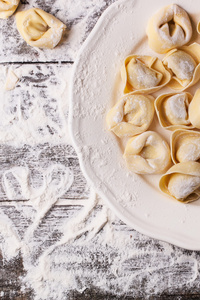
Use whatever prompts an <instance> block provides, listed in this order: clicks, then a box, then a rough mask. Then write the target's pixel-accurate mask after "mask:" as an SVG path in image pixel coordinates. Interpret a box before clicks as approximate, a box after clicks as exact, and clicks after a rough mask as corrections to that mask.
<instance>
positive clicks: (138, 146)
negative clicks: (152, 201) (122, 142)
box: [124, 131, 171, 174]
mask: <svg viewBox="0 0 200 300" xmlns="http://www.w3.org/2000/svg"><path fill="white" fill-rule="evenodd" d="M124 158H125V160H126V163H127V166H128V168H129V169H130V170H131V171H133V172H135V173H138V174H158V173H161V172H163V171H164V170H165V169H166V168H167V167H169V165H170V162H171V157H170V149H169V146H168V144H167V143H166V142H165V141H164V140H163V139H162V138H161V136H160V135H159V134H158V133H156V132H154V131H147V132H144V133H142V134H140V135H138V136H136V137H133V138H131V139H130V140H129V141H128V143H127V145H126V148H125V152H124Z"/></svg>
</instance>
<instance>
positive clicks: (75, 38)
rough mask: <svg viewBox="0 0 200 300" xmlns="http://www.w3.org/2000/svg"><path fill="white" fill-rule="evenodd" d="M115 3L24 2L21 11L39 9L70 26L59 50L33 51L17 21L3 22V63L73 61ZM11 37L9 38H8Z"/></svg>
mask: <svg viewBox="0 0 200 300" xmlns="http://www.w3.org/2000/svg"><path fill="white" fill-rule="evenodd" d="M115 1H116V0H106V1H104V0H95V1H91V0H84V1H80V0H74V1H73V2H71V1H69V0H65V1H63V0H55V1H53V2H52V0H46V1H42V0H36V1H33V0H32V1H22V4H21V6H20V7H19V9H20V10H24V9H29V8H31V7H38V8H41V9H44V10H45V11H47V12H48V13H51V14H53V15H54V16H55V17H57V18H58V19H60V20H61V21H62V22H63V23H64V24H66V26H67V31H66V33H65V36H64V37H63V41H62V43H60V45H59V46H57V47H56V50H48V49H45V50H42V49H37V48H33V47H30V46H29V45H27V44H26V42H25V41H24V40H23V39H22V37H21V36H20V34H19V33H18V30H17V28H16V25H15V17H14V16H12V17H11V18H9V19H8V20H0V27H1V35H0V45H2V47H1V51H0V62H14V61H17V62H24V61H74V60H75V57H76V54H77V51H78V50H79V49H80V46H81V45H82V43H83V42H84V40H85V39H86V38H87V36H88V35H89V33H90V31H91V30H92V28H93V27H94V25H95V24H96V22H97V20H98V18H99V17H100V15H101V13H102V12H103V11H104V10H105V9H106V8H107V7H108V6H109V5H110V4H111V3H112V2H115ZM8 33H9V34H8Z"/></svg>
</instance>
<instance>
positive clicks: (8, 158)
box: [0, 0, 200, 300]
mask: <svg viewBox="0 0 200 300" xmlns="http://www.w3.org/2000/svg"><path fill="white" fill-rule="evenodd" d="M113 2H115V0H97V1H96V0H94V1H93V0H84V1H78V0H74V1H70V0H66V1H65V2H64V1H61V0H55V1H53V0H45V1H41V0H35V1H33V0H30V1H27V0H23V1H21V6H20V8H21V9H27V8H30V7H32V6H35V7H39V8H42V9H44V10H45V11H47V12H49V13H51V14H53V15H54V16H56V17H58V18H59V19H60V20H62V21H63V22H64V23H65V24H66V25H67V33H66V34H65V37H64V39H63V41H62V43H61V44H60V46H59V47H57V48H55V49H54V50H51V51H46V50H44V51H43V50H39V51H38V50H36V49H34V48H31V47H29V46H28V45H26V43H25V42H24V41H23V39H22V38H21V37H20V36H19V34H18V32H17V29H16V26H15V19H14V17H11V18H9V19H8V20H1V21H0V22H1V36H0V40H1V44H0V62H1V65H2V72H1V74H4V71H5V69H6V68H7V67H11V66H12V68H14V69H15V70H17V69H20V68H21V70H22V75H21V77H20V80H19V82H18V83H17V86H16V88H15V89H14V90H13V91H10V92H9V95H8V94H7V95H8V96H7V97H8V98H7V100H8V101H7V102H5V105H4V108H5V107H6V108H5V109H6V110H7V111H9V113H8V114H9V115H10V116H12V117H11V119H10V124H11V130H10V129H9V130H10V134H11V135H12V134H13V136H11V137H10V139H9V138H7V140H6V141H4V140H3V139H4V138H5V132H6V128H7V127H6V126H7V125H5V124H4V123H3V122H2V123H1V121H0V132H1V141H2V142H1V146H0V166H1V167H0V177H1V184H0V201H1V202H0V204H1V205H0V209H1V213H3V214H4V215H6V216H7V217H8V218H9V220H11V222H12V224H13V227H14V228H15V230H17V232H18V235H19V237H20V238H21V239H23V237H24V236H25V235H26V231H27V230H28V228H29V227H30V226H31V224H32V222H33V219H34V218H36V217H37V212H36V210H35V209H34V208H33V207H32V202H30V200H29V199H28V198H26V196H24V195H27V194H24V192H23V191H22V190H21V186H20V184H19V183H20V180H19V179H17V178H18V177H17V175H16V174H17V172H18V171H17V170H18V169H17V168H22V169H20V170H24V172H26V170H27V169H28V170H29V175H30V174H31V176H30V178H31V180H32V185H33V186H34V187H36V188H37V187H39V186H40V185H41V182H42V180H43V179H42V176H43V175H41V174H43V173H42V171H41V170H45V172H47V171H48V170H49V168H50V167H51V166H52V165H54V164H59V166H60V167H61V168H62V167H63V168H70V169H71V170H72V171H73V174H74V181H73V183H72V185H71V187H70V188H69V189H68V190H67V191H66V192H64V193H63V194H62V195H59V194H58V197H59V201H58V202H56V204H55V205H53V203H52V204H51V205H50V206H52V207H51V208H50V210H49V211H47V213H46V215H45V217H44V218H42V219H41V221H40V223H39V224H37V225H38V226H37V228H35V230H34V235H33V237H32V238H31V239H30V243H33V248H34V253H32V255H31V258H32V264H33V265H34V264H36V263H37V261H38V259H39V257H40V255H42V253H43V251H44V250H45V249H48V247H51V246H52V245H54V244H55V243H57V242H58V241H59V240H60V239H61V236H62V235H61V233H60V232H59V230H58V228H59V224H61V223H62V224H63V220H64V221H65V222H66V223H67V222H68V221H69V222H70V220H71V219H72V218H73V217H74V216H76V214H78V213H79V212H80V211H81V210H82V209H83V207H84V206H85V202H86V201H87V199H88V198H89V195H90V187H89V186H88V185H87V183H86V180H85V178H84V176H83V175H82V172H81V170H80V167H79V162H78V159H77V155H76V153H75V151H74V149H73V147H72V145H70V144H68V132H67V123H66V124H64V125H63V128H64V130H60V131H59V129H58V128H61V127H62V126H60V127H59V120H60V116H59V114H60V113H61V112H60V111H59V109H60V107H59V105H58V102H59V99H60V97H61V95H60V93H59V92H58V95H57V96H56V93H54V95H51V89H50V87H52V86H54V87H55V88H56V89H57V90H58V91H59V90H61V91H62V93H63V95H62V97H64V99H66V105H64V106H63V103H64V102H62V106H61V108H62V112H63V116H64V118H65V120H66V122H67V117H68V106H67V97H68V94H67V89H65V87H63V80H64V82H66V86H67V87H68V85H69V81H70V76H71V69H72V67H73V63H74V60H75V59H76V54H77V51H78V50H79V48H80V46H81V45H82V43H83V42H84V40H85V39H86V38H87V36H88V35H89V33H90V31H91V30H92V28H93V27H94V25H95V23H96V22H97V20H98V18H99V16H100V15H101V14H102V12H103V11H104V10H105V9H106V8H107V7H108V6H109V5H110V4H111V3H113ZM80 3H81V4H80ZM2 78H4V77H3V75H2ZM1 93H2V97H3V95H4V94H3V92H2V90H1ZM38 97H39V100H38ZM35 101H36V103H37V105H38V108H37V109H38V110H37V111H38V113H41V116H42V115H43V114H44V115H45V116H46V117H47V122H45V124H43V123H42V122H41V124H39V125H38V126H37V124H35V123H34V118H33V119H31V114H32V108H33V107H34V105H35ZM19 112H20V116H21V117H20V118H19ZM22 121H23V122H22ZM31 122H32V123H31ZM12 126H13V127H12ZM26 126H29V130H28V132H29V133H30V135H29V138H28V139H27V140H25V139H24V136H23V134H24V132H25V131H26ZM16 128H17V129H16ZM20 130H21V131H20ZM65 130H66V131H65ZM20 132H22V134H21V135H20V134H19V133H20ZM51 138H52V140H53V141H54V142H53V143H51ZM15 142H16V143H15ZM13 170H14V171H13ZM20 172H21V171H20ZM59 172H60V171H58V170H57V175H59V174H60V173H59ZM13 174H14V175H13ZM45 174H46V173H45ZM15 175H16V176H15ZM5 182H6V186H9V190H10V193H8V192H6V187H5ZM9 195H10V196H9ZM87 202H88V201H87ZM104 208H106V204H104V203H100V204H98V205H96V206H94V209H93V210H92V211H93V212H92V214H91V216H90V217H91V218H95V217H96V215H97V214H98V213H99V212H100V211H101V210H102V209H104ZM0 216H1V215H0ZM30 216H31V218H30ZM105 223H106V222H105ZM0 226H1V222H0ZM110 226H111V227H112V230H113V232H116V233H117V234H119V235H120V234H121V235H123V236H125V237H126V238H127V239H128V240H129V242H128V245H129V247H130V249H131V252H130V250H129V254H130V253H132V255H131V257H126V256H123V255H122V254H123V253H126V252H123V251H122V250H123V249H121V248H118V247H117V246H116V247H112V249H111V250H110V252H109V257H107V253H108V252H107V249H106V248H105V247H103V246H102V245H101V244H98V239H95V238H94V239H91V240H90V242H89V244H88V245H89V246H87V244H86V243H85V242H84V243H83V245H81V243H80V242H79V245H77V244H75V242H74V243H66V245H65V250H63V251H64V253H66V256H63V257H66V259H64V258H63V266H64V268H65V269H67V270H71V269H73V265H72V261H74V262H76V264H75V263H74V266H75V268H78V269H79V273H78V274H80V273H81V272H84V271H85V270H87V272H90V270H91V272H93V277H95V276H99V274H102V277H103V278H106V280H105V288H102V285H101V286H99V285H98V284H97V282H96V281H95V280H92V279H91V278H90V279H88V282H87V281H86V279H85V278H84V288H83V290H81V289H82V288H81V285H82V282H81V277H80V276H79V281H80V282H79V285H80V288H76V289H72V288H70V287H69V286H68V285H67V284H66V293H65V296H62V298H59V296H58V295H59V290H60V286H59V283H58V286H57V290H55V291H54V294H53V293H52V294H51V296H48V300H51V299H58V300H59V299H70V300H72V299H73V300H78V299H81V300H83V299H91V300H95V299H99V300H100V299H101V300H102V299H104V300H105V299H109V300H110V299H113V300H114V299H153V300H156V299H162V300H164V299H173V300H181V299H188V300H192V299H200V280H199V279H200V278H199V262H200V257H199V252H195V251H187V250H183V249H180V248H178V247H175V246H172V245H169V244H167V243H164V242H160V241H157V240H154V239H151V238H148V237H146V236H144V235H142V234H140V233H138V232H136V231H134V230H133V229H131V228H129V227H128V226H126V225H125V224H124V223H123V222H121V221H120V220H118V219H117V218H115V219H114V220H112V222H111V224H110ZM0 228H1V227H0ZM102 228H103V226H102ZM102 228H99V231H98V232H96V236H98V235H99V236H100V235H102V234H104V233H103V229H102ZM84 234H85V236H86V235H87V233H84ZM4 238H6V237H4ZM82 238H83V239H84V237H82ZM0 241H2V240H1V233H0ZM34 243H35V244H34ZM2 245H4V242H2ZM75 245H76V252H75V248H74V247H75ZM11 247H12V241H11ZM78 247H79V248H78ZM106 247H107V248H109V247H110V245H109V243H108V244H107V245H106ZM120 247H121V246H120ZM122 248H123V247H122ZM0 249H1V248H0ZM77 249H80V252H79V255H81V259H80V257H78V256H77V257H75V255H76V254H77V253H78V252H77ZM4 251H5V249H3V250H2V251H1V252H0V253H1V254H0V299H5V300H9V299H17V300H19V299H35V296H34V293H35V291H34V288H33V287H31V286H28V285H24V283H23V278H24V277H25V276H26V274H27V270H26V267H25V266H24V260H23V255H22V254H21V253H20V252H19V253H18V254H17V255H13V257H12V259H10V260H6V257H5V256H4V254H5V253H4ZM116 258H117V259H118V260H119V270H118V272H117V273H115V272H114V271H113V265H114V260H115V259H116ZM79 260H80V263H79ZM115 264H116V262H115ZM61 267H62V266H61ZM122 267H123V268H122ZM122 269H123V273H120V272H122ZM73 272H76V271H73ZM114 273H115V274H114ZM95 274H96V275H95ZM133 275H134V276H133ZM117 276H118V277H119V278H120V276H121V278H122V279H123V280H124V278H125V279H126V278H127V280H128V278H129V276H130V278H133V280H132V282H131V284H130V283H129V287H128V288H127V287H126V289H125V288H123V286H119V290H117V288H116V286H114V283H113V278H114V277H115V278H116V277H117ZM126 276H127V277H126ZM131 276H132V277H131ZM45 285H48V282H46V283H44V288H45ZM77 286H78V285H77Z"/></svg>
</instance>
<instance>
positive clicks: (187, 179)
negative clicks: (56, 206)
mask: <svg viewBox="0 0 200 300" xmlns="http://www.w3.org/2000/svg"><path fill="white" fill-rule="evenodd" d="M159 187H160V189H161V191H162V192H164V193H165V194H167V195H169V196H171V197H173V198H175V199H177V200H179V201H181V202H184V203H188V202H192V201H194V200H197V199H198V198H199V197H200V163H198V162H192V161H189V162H182V163H179V164H176V165H174V166H173V167H171V168H170V169H169V170H168V171H167V173H166V174H164V175H163V176H162V177H161V179H160V182H159Z"/></svg>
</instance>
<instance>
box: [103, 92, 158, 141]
mask: <svg viewBox="0 0 200 300" xmlns="http://www.w3.org/2000/svg"><path fill="white" fill-rule="evenodd" d="M153 116H154V98H153V97H152V96H150V95H140V94H134V95H131V94H129V95H126V96H124V97H123V98H122V99H121V100H120V101H118V102H117V104H116V105H115V106H114V107H113V108H112V109H111V110H110V111H109V112H108V114H107V124H108V127H109V130H111V131H113V132H114V133H115V134H116V135H117V136H118V137H124V136H134V135H136V134H139V133H141V132H144V131H145V130H147V129H148V127H149V126H150V124H151V122H152V120H153Z"/></svg>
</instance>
